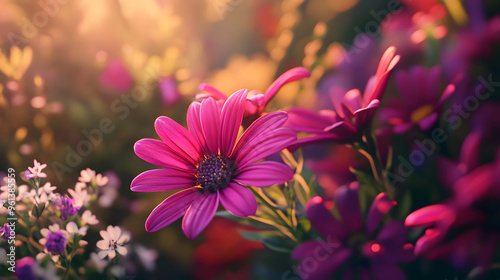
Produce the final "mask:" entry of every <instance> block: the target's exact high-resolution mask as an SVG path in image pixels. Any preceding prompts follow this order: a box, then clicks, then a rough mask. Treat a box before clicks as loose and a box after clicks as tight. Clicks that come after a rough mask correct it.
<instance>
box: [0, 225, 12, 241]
mask: <svg viewBox="0 0 500 280" xmlns="http://www.w3.org/2000/svg"><path fill="white" fill-rule="evenodd" d="M11 234H12V229H11V228H10V226H9V223H5V224H4V225H3V227H0V236H3V238H5V239H8V238H9V236H10V235H11Z"/></svg>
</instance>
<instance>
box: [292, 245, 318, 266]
mask: <svg viewBox="0 0 500 280" xmlns="http://www.w3.org/2000/svg"><path fill="white" fill-rule="evenodd" d="M318 247H319V248H321V241H317V240H311V241H306V242H304V243H301V244H299V245H298V246H297V247H295V249H293V252H292V256H291V257H292V259H293V260H296V261H297V260H300V259H305V258H307V257H310V256H314V251H315V250H318V249H317V248H318Z"/></svg>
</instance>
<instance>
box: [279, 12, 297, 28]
mask: <svg viewBox="0 0 500 280" xmlns="http://www.w3.org/2000/svg"><path fill="white" fill-rule="evenodd" d="M296 22H297V16H296V15H295V14H294V13H286V14H284V15H283V16H282V17H281V19H280V25H281V26H283V27H285V28H291V27H293V26H294V25H295V23H296Z"/></svg>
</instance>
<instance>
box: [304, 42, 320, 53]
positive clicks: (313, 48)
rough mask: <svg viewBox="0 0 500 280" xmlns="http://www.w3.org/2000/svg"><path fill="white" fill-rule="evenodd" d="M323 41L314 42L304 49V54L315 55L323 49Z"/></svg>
mask: <svg viewBox="0 0 500 280" xmlns="http://www.w3.org/2000/svg"><path fill="white" fill-rule="evenodd" d="M321 45H322V43H321V40H313V41H311V42H309V43H307V45H306V46H305V47H304V53H305V54H306V55H315V54H316V53H317V52H318V51H319V49H320V48H321Z"/></svg>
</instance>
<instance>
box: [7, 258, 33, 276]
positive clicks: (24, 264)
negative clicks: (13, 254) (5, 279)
mask: <svg viewBox="0 0 500 280" xmlns="http://www.w3.org/2000/svg"><path fill="white" fill-rule="evenodd" d="M34 268H35V259H34V258H32V257H24V258H22V259H20V260H18V261H16V270H15V272H14V273H13V274H14V276H16V277H17V278H18V279H19V280H35V279H37V277H36V275H35V269H34Z"/></svg>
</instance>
